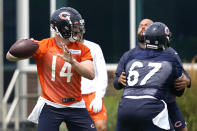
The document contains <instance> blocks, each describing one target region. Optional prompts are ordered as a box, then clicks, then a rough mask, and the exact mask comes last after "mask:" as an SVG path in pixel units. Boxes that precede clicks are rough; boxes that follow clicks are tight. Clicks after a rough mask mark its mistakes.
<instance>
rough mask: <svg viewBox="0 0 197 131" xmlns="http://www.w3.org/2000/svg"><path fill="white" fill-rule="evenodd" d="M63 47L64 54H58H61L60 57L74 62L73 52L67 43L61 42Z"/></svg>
mask: <svg viewBox="0 0 197 131" xmlns="http://www.w3.org/2000/svg"><path fill="white" fill-rule="evenodd" d="M61 47H62V50H63V54H58V55H57V56H59V57H60V58H62V59H63V60H64V61H66V62H68V63H70V64H73V62H74V59H73V57H72V53H71V52H70V51H69V50H68V47H67V46H66V44H64V43H61Z"/></svg>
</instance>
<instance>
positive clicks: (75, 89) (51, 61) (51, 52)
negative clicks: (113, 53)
mask: <svg viewBox="0 0 197 131" xmlns="http://www.w3.org/2000/svg"><path fill="white" fill-rule="evenodd" d="M38 44H39V49H38V50H37V51H36V53H35V54H34V55H33V58H34V59H35V60H36V64H37V70H38V76H39V79H40V83H41V87H42V94H41V96H42V97H44V98H45V99H48V100H50V101H52V102H55V103H58V104H63V105H70V104H73V103H75V102H79V101H81V100H82V96H81V76H80V75H79V74H78V73H77V72H76V71H75V69H74V68H73V67H72V66H71V64H70V63H68V62H66V61H64V60H62V59H61V58H60V57H58V56H57V54H62V53H63V51H62V49H61V48H59V47H58V46H57V45H56V42H55V39H54V38H48V39H44V40H42V41H39V42H38ZM67 47H68V49H69V50H70V51H71V53H72V56H73V57H74V58H75V59H76V60H77V61H78V62H81V61H84V60H92V56H91V53H90V50H89V48H88V47H87V46H85V45H83V44H81V43H79V42H74V43H70V44H69V45H68V46H67ZM62 98H75V101H74V102H69V103H62Z"/></svg>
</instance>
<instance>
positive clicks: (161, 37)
mask: <svg viewBox="0 0 197 131" xmlns="http://www.w3.org/2000/svg"><path fill="white" fill-rule="evenodd" d="M144 36H145V43H146V48H152V49H162V50H165V49H166V48H168V47H169V46H170V37H171V33H170V30H169V28H168V27H167V26H166V25H165V24H164V23H161V22H155V23H153V24H151V25H150V26H149V27H148V28H147V30H146V32H145V35H144Z"/></svg>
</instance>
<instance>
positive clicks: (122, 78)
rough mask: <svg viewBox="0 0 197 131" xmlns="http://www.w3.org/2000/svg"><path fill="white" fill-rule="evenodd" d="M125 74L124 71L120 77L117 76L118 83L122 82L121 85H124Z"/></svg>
mask: <svg viewBox="0 0 197 131" xmlns="http://www.w3.org/2000/svg"><path fill="white" fill-rule="evenodd" d="M126 82H127V80H126V75H125V72H122V73H121V75H120V77H119V78H118V83H120V84H122V85H123V86H126Z"/></svg>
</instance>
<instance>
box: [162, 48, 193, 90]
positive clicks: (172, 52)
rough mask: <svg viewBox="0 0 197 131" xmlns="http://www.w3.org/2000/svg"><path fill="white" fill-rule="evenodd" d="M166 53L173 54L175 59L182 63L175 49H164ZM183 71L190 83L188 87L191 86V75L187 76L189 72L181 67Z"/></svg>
mask: <svg viewBox="0 0 197 131" xmlns="http://www.w3.org/2000/svg"><path fill="white" fill-rule="evenodd" d="M166 51H167V52H168V53H170V54H172V55H174V56H175V57H176V59H177V60H178V62H179V63H180V64H181V65H183V64H182V61H181V59H180V57H179V55H178V53H177V52H176V50H174V49H173V48H171V47H169V48H168V49H167V50H166ZM183 73H184V74H185V75H186V77H187V78H188V79H189V80H190V84H189V85H188V86H187V87H188V88H190V87H191V77H190V76H189V74H188V73H187V71H186V70H185V69H184V68H183Z"/></svg>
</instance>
